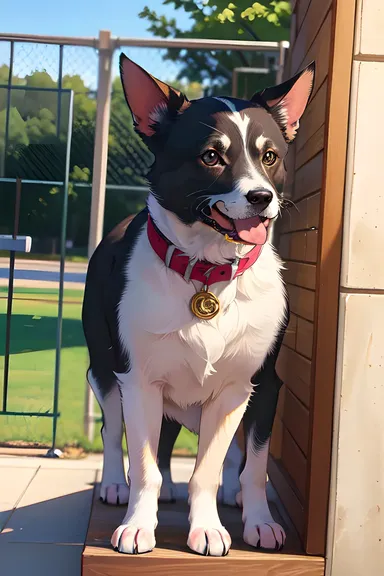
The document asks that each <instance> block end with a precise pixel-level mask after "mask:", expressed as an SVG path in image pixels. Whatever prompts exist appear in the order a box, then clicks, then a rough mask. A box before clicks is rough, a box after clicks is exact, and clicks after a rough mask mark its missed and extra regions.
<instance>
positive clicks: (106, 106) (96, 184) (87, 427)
mask: <svg viewBox="0 0 384 576" xmlns="http://www.w3.org/2000/svg"><path fill="white" fill-rule="evenodd" d="M112 56H113V48H112V40H111V33H110V31H109V30H101V31H100V33H99V77H98V83H97V109H96V130H95V146H94V155H93V171H92V200H91V221H90V227H89V242H88V257H89V258H90V257H91V256H92V254H93V252H94V251H95V249H96V247H97V245H98V244H99V243H100V241H101V239H102V237H103V224H104V207H105V187H106V183H107V160H108V134H109V119H110V110H111V83H112ZM94 428H95V423H94V398H93V392H92V390H91V387H90V386H89V384H88V382H87V383H86V385H85V407H84V433H85V435H86V436H87V438H88V440H89V441H90V442H92V441H93V438H94Z"/></svg>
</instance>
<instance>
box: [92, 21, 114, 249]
mask: <svg viewBox="0 0 384 576" xmlns="http://www.w3.org/2000/svg"><path fill="white" fill-rule="evenodd" d="M112 54H113V50H112V48H111V33H110V32H109V30H101V31H100V34H99V76H98V83H97V108H96V129H95V146H94V153H93V170H92V200H91V221H90V229H89V242H88V257H89V258H90V257H91V256H92V254H93V252H94V251H95V249H96V246H97V245H98V244H99V243H100V241H101V239H102V236H103V223H104V206H105V185H106V181H107V159H108V133H109V118H110V108H111V78H112Z"/></svg>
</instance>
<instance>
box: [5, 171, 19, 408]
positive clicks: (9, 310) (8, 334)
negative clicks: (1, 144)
mask: <svg viewBox="0 0 384 576" xmlns="http://www.w3.org/2000/svg"><path fill="white" fill-rule="evenodd" d="M20 199H21V179H20V178H17V179H16V199H15V219H14V225H13V239H14V240H16V238H17V234H18V231H19V220H20ZM14 278H15V251H14V250H11V252H10V256H9V278H8V301H7V325H6V329H5V357H4V384H3V410H2V411H3V412H6V411H7V397H8V382H9V356H10V350H11V319H12V300H13V284H14Z"/></svg>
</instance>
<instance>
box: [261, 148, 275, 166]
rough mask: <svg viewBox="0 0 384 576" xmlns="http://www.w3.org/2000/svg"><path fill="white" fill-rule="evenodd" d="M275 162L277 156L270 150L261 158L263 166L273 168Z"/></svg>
mask: <svg viewBox="0 0 384 576" xmlns="http://www.w3.org/2000/svg"><path fill="white" fill-rule="evenodd" d="M276 160H277V154H275V153H274V152H273V151H272V150H267V151H266V153H265V154H264V156H263V164H265V165H266V166H273V165H274V163H275V162H276Z"/></svg>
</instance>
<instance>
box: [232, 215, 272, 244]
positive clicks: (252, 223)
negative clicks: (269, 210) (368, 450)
mask: <svg viewBox="0 0 384 576" xmlns="http://www.w3.org/2000/svg"><path fill="white" fill-rule="evenodd" d="M233 222H234V224H235V228H236V232H237V234H238V236H239V238H241V239H242V240H244V241H245V242H249V244H265V243H266V241H267V229H266V227H265V226H264V224H263V223H262V221H261V220H260V218H259V216H253V217H252V218H246V219H245V220H234V221H233Z"/></svg>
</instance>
